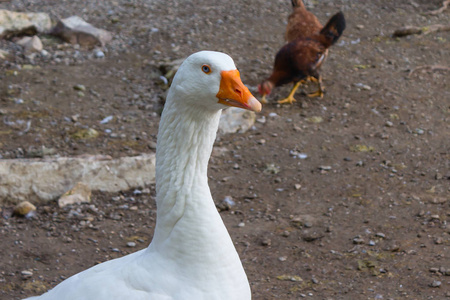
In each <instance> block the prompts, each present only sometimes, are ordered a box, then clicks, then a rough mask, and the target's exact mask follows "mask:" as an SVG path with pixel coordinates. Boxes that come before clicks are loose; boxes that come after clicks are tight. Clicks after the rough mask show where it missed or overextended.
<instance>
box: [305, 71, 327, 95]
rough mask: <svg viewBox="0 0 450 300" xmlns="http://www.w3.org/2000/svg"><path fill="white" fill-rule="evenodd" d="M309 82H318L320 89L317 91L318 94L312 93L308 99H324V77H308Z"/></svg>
mask: <svg viewBox="0 0 450 300" xmlns="http://www.w3.org/2000/svg"><path fill="white" fill-rule="evenodd" d="M308 80H309V81H311V82H317V84H318V86H319V89H318V90H317V91H316V92H314V93H310V94H308V97H311V98H312V97H320V98H323V91H324V88H323V86H322V76H320V75H319V76H318V78H315V77H312V76H310V77H308Z"/></svg>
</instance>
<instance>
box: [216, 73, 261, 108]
mask: <svg viewBox="0 0 450 300" xmlns="http://www.w3.org/2000/svg"><path fill="white" fill-rule="evenodd" d="M221 76H222V79H221V80H220V88H219V92H218V93H217V95H216V97H217V98H218V99H219V101H218V102H219V103H221V104H224V105H228V106H235V107H240V108H243V109H248V110H252V111H255V112H260V111H261V103H260V102H259V101H258V100H257V99H256V98H255V97H253V95H252V94H251V93H250V91H249V90H248V88H247V87H246V86H245V85H244V84H243V83H242V80H241V76H240V75H239V71H238V70H231V71H222V72H221Z"/></svg>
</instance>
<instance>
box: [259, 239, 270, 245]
mask: <svg viewBox="0 0 450 300" xmlns="http://www.w3.org/2000/svg"><path fill="white" fill-rule="evenodd" d="M261 245H263V246H270V245H272V240H271V239H269V238H264V239H263V240H262V241H261Z"/></svg>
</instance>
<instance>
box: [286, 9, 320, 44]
mask: <svg viewBox="0 0 450 300" xmlns="http://www.w3.org/2000/svg"><path fill="white" fill-rule="evenodd" d="M291 2H292V13H291V14H290V15H289V17H288V24H287V26H286V34H285V38H286V41H287V42H288V43H289V42H292V41H293V40H295V39H296V38H299V37H308V36H312V35H314V34H317V33H319V31H320V30H321V29H322V27H323V26H322V24H320V21H319V19H317V17H316V16H315V15H314V14H313V13H312V12H310V11H308V10H306V7H305V4H303V1H302V0H291Z"/></svg>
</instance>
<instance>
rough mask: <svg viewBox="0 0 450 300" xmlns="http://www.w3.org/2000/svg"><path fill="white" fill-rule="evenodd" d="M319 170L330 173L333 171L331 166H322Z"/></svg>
mask: <svg viewBox="0 0 450 300" xmlns="http://www.w3.org/2000/svg"><path fill="white" fill-rule="evenodd" d="M319 170H322V171H330V170H331V166H320V167H319Z"/></svg>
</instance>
